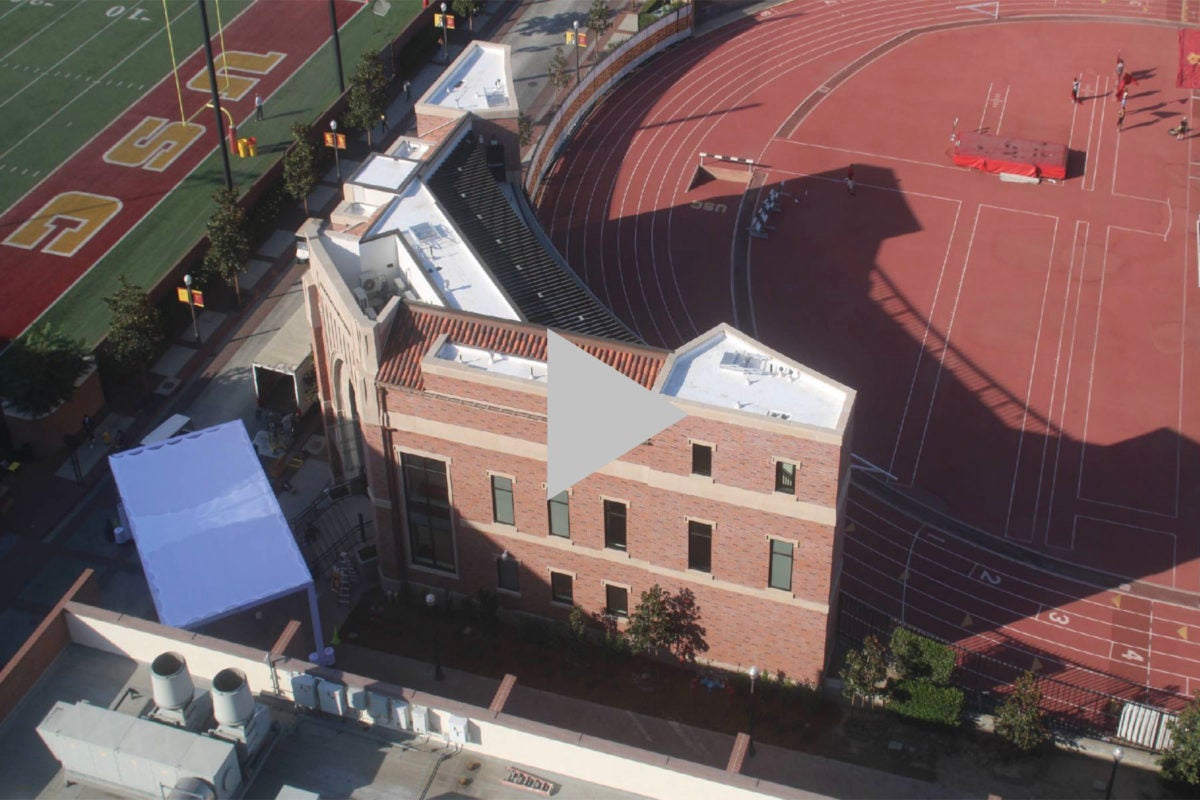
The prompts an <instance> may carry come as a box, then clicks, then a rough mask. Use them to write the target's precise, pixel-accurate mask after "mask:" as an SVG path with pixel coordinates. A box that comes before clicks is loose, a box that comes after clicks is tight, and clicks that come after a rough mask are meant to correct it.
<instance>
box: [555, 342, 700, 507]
mask: <svg viewBox="0 0 1200 800" xmlns="http://www.w3.org/2000/svg"><path fill="white" fill-rule="evenodd" d="M546 378H547V380H546V394H547V397H546V416H547V421H546V422H547V431H546V451H547V452H546V499H547V500H549V499H550V498H552V497H554V496H555V495H557V494H559V493H560V492H562V491H564V490H566V489H568V488H570V487H571V486H572V485H574V484H575V483H578V482H579V481H581V480H583V479H584V478H586V477H587V476H588V475H591V474H592V473H593V472H595V471H596V470H598V469H600V468H601V467H603V466H604V465H606V464H608V463H610V462H612V461H614V460H615V459H617V458H620V457H621V456H623V455H625V454H626V453H628V452H629V451H630V450H632V449H633V448H635V447H637V446H638V445H640V444H642V443H643V442H645V441H646V440H647V439H649V438H650V437H651V436H653V435H654V434H656V433H658V432H659V431H662V430H665V429H667V428H669V427H671V426H672V425H674V424H675V423H676V422H678V421H679V420H681V419H683V418H684V417H686V416H687V414H686V413H684V412H683V411H680V410H679V409H678V408H676V407H675V406H674V405H672V404H671V402H670V401H668V400H667V399H666V398H664V397H662V396H661V395H657V394H654V393H653V392H650V391H648V390H647V389H645V388H644V387H643V386H641V385H640V384H638V383H637V382H636V381H632V380H630V379H629V378H627V377H625V376H624V375H622V374H621V373H619V372H617V371H616V370H615V369H613V368H612V367H610V366H608V365H607V364H605V363H604V362H603V361H600V360H599V359H596V358H593V357H592V356H590V355H588V354H587V353H585V352H583V351H582V350H580V349H579V348H578V347H576V346H575V345H573V344H571V343H570V342H568V341H567V340H566V339H564V338H563V337H561V336H559V335H558V334H556V333H554V332H553V331H547V332H546Z"/></svg>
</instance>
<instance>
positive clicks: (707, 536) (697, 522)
mask: <svg viewBox="0 0 1200 800" xmlns="http://www.w3.org/2000/svg"><path fill="white" fill-rule="evenodd" d="M687 526H688V539H687V542H688V546H687V568H688V569H689V570H692V571H694V572H703V573H704V574H706V575H711V574H712V543H713V532H714V531H715V530H716V527H717V526H716V525H715V524H714V523H712V522H709V521H708V520H703V519H692V518H691V517H688V518H687ZM693 526H698V527H703V528H707V529H708V530H707V532H706V533H703V532H699V533H698V532H697V531H695V530H693ZM696 539H702V540H707V542H708V553H707V562H708V566H707V567H697V566H693V563H692V562H693V560H694V559H693V557H692V544H693V542H694V541H695V540H696Z"/></svg>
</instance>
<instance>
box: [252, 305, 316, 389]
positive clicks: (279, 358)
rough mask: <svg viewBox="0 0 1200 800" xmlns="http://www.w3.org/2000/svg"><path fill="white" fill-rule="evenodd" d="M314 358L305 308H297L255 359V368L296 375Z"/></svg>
mask: <svg viewBox="0 0 1200 800" xmlns="http://www.w3.org/2000/svg"><path fill="white" fill-rule="evenodd" d="M311 356H312V339H311V338H310V331H309V327H308V319H307V318H306V317H305V316H304V306H303V305H300V306H298V307H297V308H296V311H295V313H293V314H292V315H291V316H290V317H288V318H287V321H286V322H284V323H283V325H281V326H280V328H279V330H277V331H275V334H274V335H273V336H272V337H271V339H270V341H268V342H267V344H266V346H264V347H263V349H262V350H261V351H259V354H258V355H257V356H255V358H254V366H256V367H261V368H263V369H269V370H272V371H274V372H283V373H288V374H295V373H296V371H297V370H299V369H300V367H301V366H302V365H303V364H304V362H305V361H306V360H307V359H308V358H310V357H311Z"/></svg>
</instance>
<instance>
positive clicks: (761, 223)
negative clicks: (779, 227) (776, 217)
mask: <svg viewBox="0 0 1200 800" xmlns="http://www.w3.org/2000/svg"><path fill="white" fill-rule="evenodd" d="M783 195H784V192H782V191H780V190H779V189H777V188H776V187H774V186H772V187H771V189H770V191H768V192H767V197H766V199H765V200H763V203H762V205H760V206H759V207H758V210H757V211H755V212H754V221H753V222H751V223H750V233H751V235H753V236H758V237H759V238H762V239H765V238H767V231H773V230H775V227H774V226H773V225H768V224H767V220H768V219H770V216H769V215H770V214H771V212H774V211H779V210H780V209H779V198H780V197H782V196H783Z"/></svg>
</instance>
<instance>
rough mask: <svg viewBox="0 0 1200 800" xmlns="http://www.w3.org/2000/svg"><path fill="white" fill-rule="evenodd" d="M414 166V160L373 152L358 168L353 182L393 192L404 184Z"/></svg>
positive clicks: (415, 166) (415, 165)
mask: <svg viewBox="0 0 1200 800" xmlns="http://www.w3.org/2000/svg"><path fill="white" fill-rule="evenodd" d="M416 168H417V164H416V162H415V161H408V160H405V159H403V158H392V157H390V156H385V155H382V154H380V153H374V154H372V155H371V156H370V157H369V158H368V159H367V160H366V161H365V162H364V163H363V165H362V166H361V167H360V168H359V170H358V172H357V173H356V174H355V176H354V183H356V184H359V185H360V186H371V187H374V188H377V189H388V190H390V191H393V192H394V191H398V190H399V189H400V187H401V186H403V185H404V182H405V181H406V180H408V176H409V175H411V174H412V173H413V170H415V169H416Z"/></svg>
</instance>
